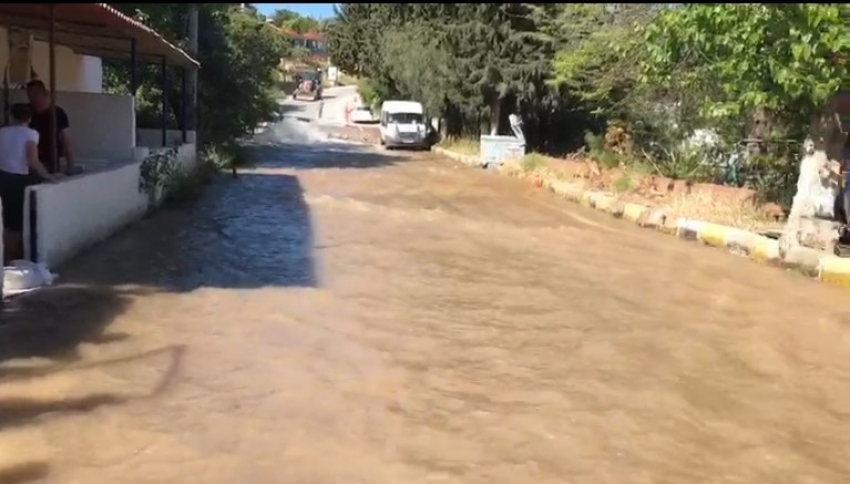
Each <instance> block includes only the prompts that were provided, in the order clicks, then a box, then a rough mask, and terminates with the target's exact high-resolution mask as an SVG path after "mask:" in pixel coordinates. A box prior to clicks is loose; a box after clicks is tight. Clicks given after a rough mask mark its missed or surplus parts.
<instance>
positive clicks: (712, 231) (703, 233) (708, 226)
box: [697, 222, 735, 247]
mask: <svg viewBox="0 0 850 484" xmlns="http://www.w3.org/2000/svg"><path fill="white" fill-rule="evenodd" d="M732 230H735V229H734V228H732V227H726V226H725V225H719V224H713V223H709V222H704V223H703V224H702V226H701V227H700V228H699V229H698V230H697V240H699V241H700V242H702V243H703V244H706V245H710V246H712V247H726V233H727V232H730V231H732Z"/></svg>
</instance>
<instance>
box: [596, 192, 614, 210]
mask: <svg viewBox="0 0 850 484" xmlns="http://www.w3.org/2000/svg"><path fill="white" fill-rule="evenodd" d="M616 206H617V199H616V198H614V197H612V196H611V195H605V194H602V195H599V196H598V197H597V198H596V208H597V209H599V210H603V211H606V212H610V211H612V210H613V209H614V208H616Z"/></svg>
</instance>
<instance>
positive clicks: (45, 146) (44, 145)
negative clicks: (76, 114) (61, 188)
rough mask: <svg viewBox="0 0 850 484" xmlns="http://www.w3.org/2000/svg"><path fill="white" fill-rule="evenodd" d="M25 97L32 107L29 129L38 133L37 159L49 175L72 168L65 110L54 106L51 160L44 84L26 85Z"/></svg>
mask: <svg viewBox="0 0 850 484" xmlns="http://www.w3.org/2000/svg"><path fill="white" fill-rule="evenodd" d="M27 97H28V98H29V100H30V105H31V106H32V121H31V122H30V128H32V129H34V130H36V131H38V136H39V138H38V159H39V160H40V161H41V162H42V163H43V164H44V166H45V168H47V169H48V171H50V173H63V172H66V171H69V170H70V168H72V167H73V166H74V152H73V151H72V149H71V135H70V132H69V129H68V128H70V123H69V121H68V115H67V114H66V113H65V110H64V109H62V108H60V107H59V106H56V143H57V145H56V147H57V159H56V160H55V164H54V160H51V156H52V153H51V149H50V121H51V118H50V92H48V90H47V88H46V87H45V86H44V83H43V82H41V81H39V80H35V81H30V82H29V83H28V84H27Z"/></svg>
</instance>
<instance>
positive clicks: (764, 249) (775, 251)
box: [747, 236, 780, 262]
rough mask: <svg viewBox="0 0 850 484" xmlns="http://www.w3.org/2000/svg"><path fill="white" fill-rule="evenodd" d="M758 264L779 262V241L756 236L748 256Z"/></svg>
mask: <svg viewBox="0 0 850 484" xmlns="http://www.w3.org/2000/svg"><path fill="white" fill-rule="evenodd" d="M747 255H749V257H750V259H752V260H754V261H756V262H774V261H777V260H779V258H780V255H779V241H778V240H774V239H770V238H768V237H763V236H756V237H754V239H753V244H752V246H750V250H749V252H748V254H747Z"/></svg>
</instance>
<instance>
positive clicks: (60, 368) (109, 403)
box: [0, 144, 850, 484]
mask: <svg viewBox="0 0 850 484" xmlns="http://www.w3.org/2000/svg"><path fill="white" fill-rule="evenodd" d="M258 149H259V150H260V151H261V153H262V159H263V163H262V164H261V165H260V166H258V167H257V168H255V169H252V170H246V171H245V172H244V173H243V174H242V175H241V176H240V178H239V179H238V180H235V181H234V180H230V179H227V178H223V179H221V180H219V181H218V182H217V183H216V184H214V185H213V186H212V187H211V188H210V189H209V190H208V192H207V193H206V195H205V196H204V198H203V199H202V200H201V201H200V202H198V203H197V204H196V205H195V206H193V207H191V208H189V209H183V210H172V211H166V212H162V213H160V214H158V215H156V216H154V217H152V218H149V219H146V220H144V221H142V222H141V223H139V224H137V225H135V226H133V227H131V228H130V229H128V230H127V231H125V232H123V233H122V234H120V235H119V236H117V237H115V238H113V239H111V240H109V241H107V242H105V243H104V244H102V245H100V246H98V247H96V248H94V249H93V250H91V251H90V252H88V253H87V254H85V255H83V256H81V257H79V258H77V259H76V260H74V261H73V262H71V263H69V264H67V265H66V266H65V267H62V268H60V272H61V277H62V279H61V280H62V283H61V284H59V285H58V286H56V287H53V288H50V289H49V290H46V291H43V292H41V293H39V294H37V295H35V296H31V297H29V298H22V299H19V300H17V301H16V302H15V303H14V304H12V306H11V307H10V308H7V309H6V311H5V313H4V319H3V322H2V324H0V483H3V484H9V483H23V482H47V483H63V484H64V483H119V482H120V483H243V482H244V483H248V482H250V483H258V484H265V483H269V484H275V483H305V484H308V483H309V484H313V483H315V484H322V483H346V484H348V483H370V484H379V483H393V484H398V483H420V482H421V483H425V482H445V483H511V484H513V483H526V482H527V483H592V484H603V483H612V484H623V483H843V482H848V476H850V389H848V383H850V336H848V335H849V334H850V325H848V321H850V319H848V316H850V314H848V310H847V309H846V305H847V301H848V298H847V295H846V293H843V292H840V291H838V290H836V289H832V288H830V287H826V286H823V285H819V284H816V283H814V282H811V281H809V280H806V279H804V278H803V277H801V276H798V275H795V274H792V273H788V272H783V271H780V270H776V269H771V268H766V267H760V266H757V265H754V264H752V263H750V262H748V261H746V260H744V259H741V258H737V257H735V256H731V255H728V254H724V253H722V252H720V251H717V250H712V249H708V248H703V247H699V246H696V245H693V244H684V243H680V242H677V241H675V240H673V239H672V238H669V237H664V236H661V235H658V234H654V233H651V232H648V231H642V230H639V229H636V228H633V227H631V226H630V225H628V224H627V223H626V222H623V221H618V220H613V219H611V218H609V217H607V216H605V215H602V214H599V213H596V212H593V211H591V210H588V209H584V208H581V207H578V206H575V205H571V204H569V203H567V202H563V201H561V200H558V199H557V198H555V197H553V196H551V195H550V194H545V193H540V192H538V191H535V190H533V189H532V188H531V187H529V186H527V185H526V184H523V183H520V182H518V181H515V180H509V179H505V178H503V177H500V176H498V175H496V174H493V173H488V172H484V171H476V170H472V169H469V168H465V167H459V166H457V165H454V164H452V163H450V162H447V161H445V160H442V159H439V158H437V157H436V156H433V155H430V154H401V153H395V152H393V153H389V154H377V153H373V152H371V151H369V150H359V149H356V148H353V147H350V146H344V145H328V144H326V145H313V146H298V145H284V146H265V147H260V148H258Z"/></svg>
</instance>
